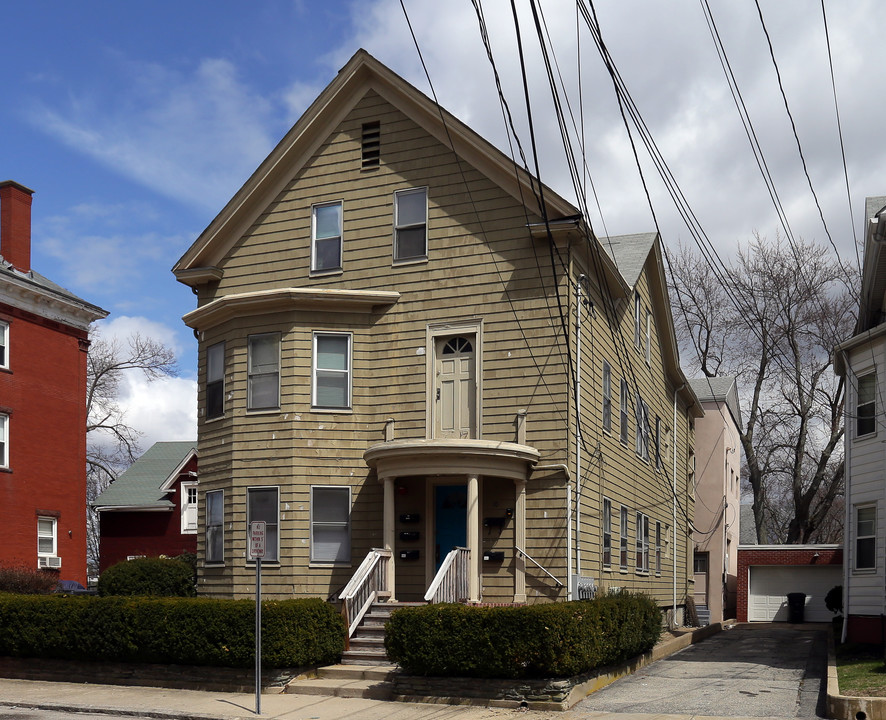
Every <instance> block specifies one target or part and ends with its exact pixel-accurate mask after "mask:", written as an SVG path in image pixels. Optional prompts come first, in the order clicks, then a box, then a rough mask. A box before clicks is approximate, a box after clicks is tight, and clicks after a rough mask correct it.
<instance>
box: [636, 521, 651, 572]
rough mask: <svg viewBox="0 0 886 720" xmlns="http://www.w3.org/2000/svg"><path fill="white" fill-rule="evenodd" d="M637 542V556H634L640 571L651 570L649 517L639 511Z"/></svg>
mask: <svg viewBox="0 0 886 720" xmlns="http://www.w3.org/2000/svg"><path fill="white" fill-rule="evenodd" d="M636 531H637V543H636V557H635V558H634V560H635V564H636V566H637V567H636V569H637V572H638V573H648V572H649V517H648V516H647V515H645V514H644V513H641V512H638V513H637V527H636Z"/></svg>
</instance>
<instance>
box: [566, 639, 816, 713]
mask: <svg viewBox="0 0 886 720" xmlns="http://www.w3.org/2000/svg"><path fill="white" fill-rule="evenodd" d="M826 678H827V627H826V626H825V625H815V624H809V625H787V624H775V623H773V624H769V623H766V624H758V623H754V624H742V625H737V626H735V627H734V628H732V629H731V630H724V631H722V632H720V633H717V634H716V635H714V636H712V637H710V638H708V639H707V640H704V641H702V642H700V643H698V644H697V645H691V646H689V647H687V648H685V649H683V650H681V651H680V652H678V653H675V654H674V655H671V656H670V657H667V658H665V659H663V660H659V661H658V662H655V663H652V664H651V665H648V666H646V667H645V668H643V669H641V670H639V671H638V672H636V673H635V674H633V675H631V676H628V677H625V678H622V679H621V680H618V681H617V682H615V683H613V684H612V685H610V686H608V687H606V688H604V689H603V690H600V691H598V692H596V693H594V694H593V695H590V696H589V697H587V698H585V699H584V700H582V701H581V702H580V703H578V704H577V705H575V706H574V707H573V708H572V710H571V711H570V713H567V715H570V716H571V717H575V718H582V717H595V716H596V713H598V712H600V711H603V712H613V713H651V714H674V715H707V716H714V717H767V718H773V719H774V718H779V719H780V718H816V717H826V715H825V704H824V698H825V693H826V689H825V687H824V686H825V682H826Z"/></svg>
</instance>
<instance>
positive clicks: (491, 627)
mask: <svg viewBox="0 0 886 720" xmlns="http://www.w3.org/2000/svg"><path fill="white" fill-rule="evenodd" d="M661 620H662V618H661V612H660V611H659V609H658V606H657V605H656V604H655V602H654V601H653V600H652V599H651V598H649V597H647V596H645V595H640V594H631V593H621V594H618V595H607V596H602V597H599V598H595V599H594V600H590V601H580V602H569V603H547V604H541V605H527V606H523V607H493V608H482V607H479V608H478V607H466V606H464V605H447V604H443V605H428V606H424V607H417V608H403V609H400V610H397V611H395V612H394V614H393V615H392V616H391V619H390V621H389V622H388V625H387V633H386V637H385V647H386V648H387V651H388V656H389V657H390V659H391V660H392V661H393V662H397V663H399V664H400V666H401V667H403V669H404V670H405V671H406V672H409V673H412V674H416V675H436V676H452V677H495V678H523V677H568V676H571V675H579V674H581V673H585V672H589V671H590V670H593V669H594V668H597V667H602V666H605V665H612V664H614V663H618V662H622V661H624V660H627V659H629V658H632V657H635V656H637V655H640V654H642V653H643V652H645V651H647V650H649V649H650V648H652V646H653V645H655V643H656V642H657V641H658V638H659V637H660V635H661Z"/></svg>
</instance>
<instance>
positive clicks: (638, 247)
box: [600, 232, 658, 288]
mask: <svg viewBox="0 0 886 720" xmlns="http://www.w3.org/2000/svg"><path fill="white" fill-rule="evenodd" d="M657 238H658V233H654V232H652V233H635V234H633V235H615V236H613V237H603V238H600V244H601V245H602V246H603V248H604V249H605V250H606V252H607V253H608V254H609V256H610V257H611V258H612V260H613V261H614V262H615V265H616V267H617V268H618V271H619V272H620V273H621V276H622V278H624V281H625V283H626V284H627V285H628V287H631V288H633V287H634V286H635V285H636V284H637V280H639V279H640V273H642V272H643V266H644V265H646V260H648V259H649V253H650V252H651V251H652V247H653V245H655V241H656V239H657Z"/></svg>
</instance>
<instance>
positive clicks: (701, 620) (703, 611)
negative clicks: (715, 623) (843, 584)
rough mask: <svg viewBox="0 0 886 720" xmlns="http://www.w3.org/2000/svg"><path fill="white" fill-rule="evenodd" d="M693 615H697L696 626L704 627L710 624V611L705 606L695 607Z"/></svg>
mask: <svg viewBox="0 0 886 720" xmlns="http://www.w3.org/2000/svg"><path fill="white" fill-rule="evenodd" d="M695 614H696V615H698V626H699V627H705V626H706V625H710V624H711V611H710V609H708V606H707V605H696V606H695Z"/></svg>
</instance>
